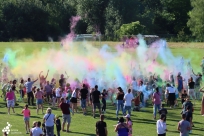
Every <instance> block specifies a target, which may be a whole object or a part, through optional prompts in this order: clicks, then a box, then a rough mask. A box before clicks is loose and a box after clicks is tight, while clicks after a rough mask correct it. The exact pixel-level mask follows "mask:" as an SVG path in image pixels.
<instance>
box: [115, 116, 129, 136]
mask: <svg viewBox="0 0 204 136" xmlns="http://www.w3.org/2000/svg"><path fill="white" fill-rule="evenodd" d="M124 122H125V120H124V118H123V117H121V118H120V119H119V121H118V124H117V125H116V127H115V132H117V133H118V136H128V133H129V129H128V125H127V124H126V123H124Z"/></svg>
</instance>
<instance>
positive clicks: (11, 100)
mask: <svg viewBox="0 0 204 136" xmlns="http://www.w3.org/2000/svg"><path fill="white" fill-rule="evenodd" d="M14 97H15V94H14V91H12V89H11V88H10V89H9V92H7V93H6V100H7V107H8V114H9V115H10V108H12V110H13V113H15V111H14V106H15V100H14Z"/></svg>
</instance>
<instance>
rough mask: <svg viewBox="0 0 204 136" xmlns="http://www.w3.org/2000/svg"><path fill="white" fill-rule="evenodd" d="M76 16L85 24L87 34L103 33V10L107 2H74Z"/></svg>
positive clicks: (104, 0)
mask: <svg viewBox="0 0 204 136" xmlns="http://www.w3.org/2000/svg"><path fill="white" fill-rule="evenodd" d="M76 2H77V14H78V15H80V16H81V17H82V19H83V20H84V21H85V22H86V23H87V26H88V27H87V32H88V33H93V32H101V33H104V25H105V18H104V16H105V14H104V13H105V9H106V7H107V4H108V2H109V0H76Z"/></svg>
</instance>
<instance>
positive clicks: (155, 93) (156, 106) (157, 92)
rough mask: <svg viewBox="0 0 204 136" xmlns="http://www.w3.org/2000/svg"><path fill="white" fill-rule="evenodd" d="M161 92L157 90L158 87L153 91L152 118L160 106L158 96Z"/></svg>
mask: <svg viewBox="0 0 204 136" xmlns="http://www.w3.org/2000/svg"><path fill="white" fill-rule="evenodd" d="M160 96H161V94H160V92H159V88H158V87H157V88H156V92H154V93H153V97H152V102H153V104H154V112H153V115H154V119H156V113H157V109H158V111H159V110H160V107H161V98H160Z"/></svg>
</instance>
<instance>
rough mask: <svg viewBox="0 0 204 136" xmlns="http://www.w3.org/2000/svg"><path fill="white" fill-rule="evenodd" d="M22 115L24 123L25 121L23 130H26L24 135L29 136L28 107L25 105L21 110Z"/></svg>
mask: <svg viewBox="0 0 204 136" xmlns="http://www.w3.org/2000/svg"><path fill="white" fill-rule="evenodd" d="M22 114H23V116H24V121H25V129H26V134H29V132H30V123H29V121H30V115H31V114H30V110H29V109H28V105H27V104H26V105H25V108H24V109H23V110H22Z"/></svg>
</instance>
